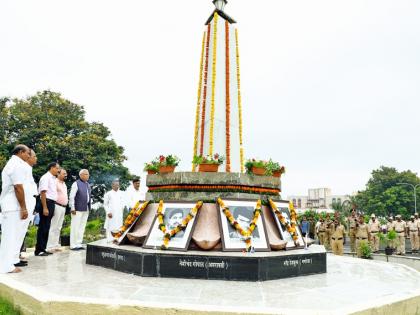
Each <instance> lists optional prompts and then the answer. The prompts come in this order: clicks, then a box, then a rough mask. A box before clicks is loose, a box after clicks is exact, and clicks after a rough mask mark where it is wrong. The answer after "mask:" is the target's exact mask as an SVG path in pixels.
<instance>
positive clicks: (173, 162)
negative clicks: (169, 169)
mask: <svg viewBox="0 0 420 315" xmlns="http://www.w3.org/2000/svg"><path fill="white" fill-rule="evenodd" d="M155 161H156V162H157V163H158V164H157V165H158V166H178V164H179V162H180V159H179V158H178V157H177V156H176V155H173V154H169V155H167V156H164V155H161V156H159V157H158V158H156V159H155Z"/></svg>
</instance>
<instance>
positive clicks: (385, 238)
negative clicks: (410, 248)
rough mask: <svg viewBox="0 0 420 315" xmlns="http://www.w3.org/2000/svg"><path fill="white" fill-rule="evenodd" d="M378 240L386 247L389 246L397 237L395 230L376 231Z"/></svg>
mask: <svg viewBox="0 0 420 315" xmlns="http://www.w3.org/2000/svg"><path fill="white" fill-rule="evenodd" d="M378 237H379V241H380V242H381V243H382V244H384V245H385V246H386V247H391V243H392V242H393V241H395V240H396V239H397V232H395V231H394V230H391V231H388V233H382V232H379V233H378Z"/></svg>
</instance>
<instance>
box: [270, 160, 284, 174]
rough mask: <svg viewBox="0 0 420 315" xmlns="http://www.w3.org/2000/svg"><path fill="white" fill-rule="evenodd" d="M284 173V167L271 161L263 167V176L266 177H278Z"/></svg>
mask: <svg viewBox="0 0 420 315" xmlns="http://www.w3.org/2000/svg"><path fill="white" fill-rule="evenodd" d="M285 172H286V169H285V167H284V166H281V165H280V163H278V162H274V161H273V160H272V159H270V160H269V161H268V162H267V163H266V165H265V175H267V176H274V177H280V176H281V175H282V174H284V173H285Z"/></svg>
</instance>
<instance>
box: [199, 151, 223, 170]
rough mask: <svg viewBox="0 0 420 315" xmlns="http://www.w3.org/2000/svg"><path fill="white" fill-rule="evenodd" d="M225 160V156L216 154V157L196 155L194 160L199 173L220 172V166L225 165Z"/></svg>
mask: <svg viewBox="0 0 420 315" xmlns="http://www.w3.org/2000/svg"><path fill="white" fill-rule="evenodd" d="M224 160H225V158H224V156H221V155H219V154H218V153H216V154H215V155H213V156H211V155H207V156H202V155H196V156H194V159H193V164H194V165H198V171H199V172H217V171H218V170H219V165H221V164H223V161H224Z"/></svg>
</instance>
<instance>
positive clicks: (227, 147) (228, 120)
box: [225, 21, 230, 173]
mask: <svg viewBox="0 0 420 315" xmlns="http://www.w3.org/2000/svg"><path fill="white" fill-rule="evenodd" d="M225 39H226V40H225V44H226V58H225V59H226V172H228V173H229V172H230V51H229V22H228V21H225Z"/></svg>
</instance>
